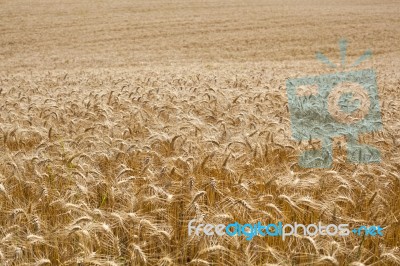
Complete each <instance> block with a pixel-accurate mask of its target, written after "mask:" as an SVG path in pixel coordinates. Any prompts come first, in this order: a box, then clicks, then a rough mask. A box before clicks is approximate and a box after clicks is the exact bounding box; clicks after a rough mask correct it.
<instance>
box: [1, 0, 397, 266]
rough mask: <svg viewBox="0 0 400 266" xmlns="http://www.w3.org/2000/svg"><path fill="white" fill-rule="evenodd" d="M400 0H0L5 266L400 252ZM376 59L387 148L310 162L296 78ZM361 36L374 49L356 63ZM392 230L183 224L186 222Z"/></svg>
mask: <svg viewBox="0 0 400 266" xmlns="http://www.w3.org/2000/svg"><path fill="white" fill-rule="evenodd" d="M399 14H400V1H396V0H365V1H361V0H358V1H356V0H350V1H344V0H343V1H339V0H333V1H325V0H320V1H317V0H315V1H312V0H299V1H294V0H291V1H278V0H268V1H262V0H250V1H236V0H232V1H216V0H214V1H207V0H205V1H194V0H188V1H177V0H175V1H166V0H154V1H145V0H137V1H128V0H115V1H105V0H99V1H90V0H81V1H79V0H68V1H66V0H65V1H61V0H57V1H51V0H32V1H23V0H15V1H10V0H0V265H38V266H39V265H159V266H172V265H232V266H233V265H244V266H253V265H254V266H256V265H353V266H362V265H376V266H378V265H400V247H399V246H400V98H399V97H400V96H399V93H400V45H399V44H400V16H399ZM343 38H344V39H347V42H348V44H347V56H346V62H347V63H346V66H347V68H346V69H341V70H340V71H342V70H343V71H347V70H349V71H350V70H362V69H374V71H375V73H376V77H377V87H378V94H379V104H380V112H381V117H382V124H383V127H382V129H381V130H378V131H374V132H369V133H365V134H361V135H360V136H359V141H360V142H361V143H365V144H369V145H371V146H373V147H375V148H377V149H378V150H379V151H380V152H381V160H380V162H379V163H371V164H358V163H350V162H348V161H346V154H347V153H346V152H347V150H348V148H347V142H346V138H345V137H344V136H339V137H335V138H334V139H333V144H334V145H333V163H332V167H330V168H326V169H318V168H302V167H301V166H300V165H299V156H300V154H301V152H303V151H305V150H307V149H315V148H318V147H320V146H321V143H320V142H319V140H318V139H310V140H302V141H298V140H295V139H293V137H292V127H291V120H290V117H291V116H290V112H289V106H288V96H287V92H286V81H287V80H288V79H290V78H297V77H304V76H314V75H321V74H330V73H335V72H337V71H338V69H333V68H329V67H328V66H326V65H325V64H323V63H321V62H320V61H318V60H317V59H316V58H315V55H316V52H318V51H320V52H321V53H323V54H324V55H326V57H328V58H329V60H330V61H331V62H333V63H334V64H337V65H340V62H341V57H340V50H339V40H340V39H343ZM366 50H371V51H372V56H371V57H370V58H369V59H368V60H365V61H364V62H362V63H361V64H359V65H358V66H355V67H351V64H352V63H353V62H355V61H356V60H357V59H358V58H359V57H360V56H361V55H362V54H363V53H364V52H365V51H366ZM192 219H197V220H198V221H200V222H203V223H209V224H229V223H232V222H235V221H236V222H239V223H242V224H246V223H250V224H254V223H257V222H259V221H261V222H264V223H266V224H267V223H277V222H278V221H281V222H282V223H288V224H293V223H294V222H297V223H302V224H313V223H318V222H319V221H321V222H322V223H324V224H349V225H350V226H351V227H352V228H353V227H358V226H362V225H380V226H381V227H382V228H383V229H384V235H383V236H375V237H372V236H365V235H355V234H350V235H349V236H345V237H344V236H338V235H334V236H331V235H315V236H308V235H302V234H297V235H293V236H290V237H287V238H286V239H285V240H282V238H280V237H271V236H266V237H261V236H255V237H254V238H253V239H252V240H250V241H249V240H246V239H245V237H243V236H242V237H241V236H235V237H230V236H228V235H224V236H218V235H213V236H207V235H205V234H200V235H195V234H193V233H192V234H191V235H189V234H188V223H189V221H190V220H192Z"/></svg>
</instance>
